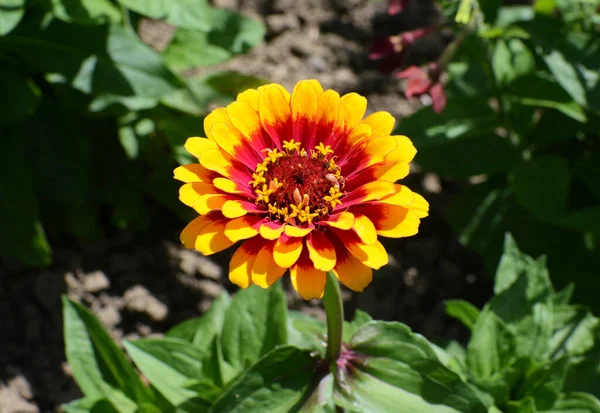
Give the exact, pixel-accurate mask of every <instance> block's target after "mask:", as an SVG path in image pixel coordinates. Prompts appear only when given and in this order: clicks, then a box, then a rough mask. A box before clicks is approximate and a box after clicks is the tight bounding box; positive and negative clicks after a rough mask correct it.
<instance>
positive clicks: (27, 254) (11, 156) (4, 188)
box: [0, 133, 52, 266]
mask: <svg viewBox="0 0 600 413" xmlns="http://www.w3.org/2000/svg"><path fill="white" fill-rule="evenodd" d="M0 138H2V150H0V163H1V164H2V167H3V168H4V173H2V174H0V227H1V228H2V232H1V233H0V234H1V235H0V255H2V256H4V257H11V258H16V259H18V260H20V261H22V262H24V263H27V264H29V265H36V266H37V265H47V264H50V262H51V261H52V252H51V250H50V245H49V244H48V240H47V239H46V236H45V234H44V230H43V228H42V224H41V222H40V213H39V206H38V200H37V198H36V196H35V193H34V190H33V182H32V177H31V171H30V170H29V168H28V165H27V164H26V163H25V161H24V159H23V155H22V152H21V150H20V148H19V147H18V144H17V140H16V139H17V137H15V136H2V133H0ZM15 177H18V179H15Z"/></svg>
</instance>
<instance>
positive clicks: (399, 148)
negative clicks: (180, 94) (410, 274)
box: [175, 80, 429, 299]
mask: <svg viewBox="0 0 600 413" xmlns="http://www.w3.org/2000/svg"><path fill="white" fill-rule="evenodd" d="M366 107H367V101H366V99H365V98H364V97H362V96H360V95H358V94H356V93H349V94H346V95H344V96H341V97H340V95H339V94H338V93H337V92H335V91H333V90H327V91H324V90H323V88H322V87H321V85H320V84H319V82H317V81H315V80H305V81H301V82H299V83H298V84H297V85H296V86H295V87H294V90H293V92H292V94H291V95H290V94H289V92H288V91H286V90H285V89H284V88H283V87H282V86H280V85H277V84H270V85H265V86H261V87H259V88H258V89H250V90H247V91H245V92H243V93H240V94H239V95H238V97H237V100H236V101H235V102H233V103H231V104H230V105H228V106H227V107H225V108H219V109H216V110H214V111H213V112H212V113H211V114H210V115H208V116H207V117H206V119H205V121H204V130H205V132H206V136H207V138H189V139H188V140H187V142H186V144H185V147H186V149H187V150H188V151H189V152H190V153H191V154H192V155H194V156H195V157H196V158H198V160H199V162H198V163H194V164H191V165H185V166H180V167H178V168H177V169H175V178H176V179H178V180H180V181H182V182H184V184H183V186H182V187H181V189H180V192H179V194H180V199H181V201H182V202H183V203H184V204H186V205H188V206H190V207H192V208H194V209H195V210H196V211H197V212H198V213H199V214H200V216H198V217H197V218H195V219H194V220H193V221H192V222H190V223H189V224H188V225H187V226H186V227H185V228H184V230H183V231H182V233H181V241H182V242H183V244H184V245H185V246H186V247H188V248H196V249H197V250H198V251H200V252H202V253H203V254H205V255H210V254H214V253H216V252H219V251H222V250H224V249H226V248H228V247H230V246H232V245H233V244H235V243H236V242H238V241H242V240H244V242H243V243H242V244H241V245H240V246H239V248H238V249H237V251H236V252H235V253H234V255H233V257H232V259H231V262H230V265H229V278H230V280H231V281H232V282H233V283H235V284H237V285H239V286H240V287H242V288H246V287H248V286H249V285H251V284H257V285H259V286H260V287H263V288H267V287H268V286H270V285H271V284H273V283H274V282H275V281H276V280H277V279H278V278H279V277H281V276H282V275H283V274H284V273H285V272H286V270H288V269H289V271H290V276H291V281H292V284H293V285H294V288H295V289H296V290H297V291H298V293H299V294H300V295H301V296H302V297H303V298H304V299H311V298H320V297H321V296H322V295H323V291H324V287H325V279H326V272H327V271H330V270H332V271H333V272H334V274H335V275H336V276H337V278H338V279H339V280H340V281H341V282H342V283H343V284H344V285H346V286H347V287H349V288H351V289H352V290H354V291H362V290H363V289H364V288H365V287H366V286H367V285H368V284H369V283H370V282H371V279H372V273H373V269H378V268H380V267H381V266H383V265H385V264H387V262H388V255H387V253H386V251H385V249H384V247H383V246H382V245H381V243H380V242H379V241H378V239H377V237H378V236H379V235H382V236H386V237H394V238H398V237H407V236H410V235H414V234H416V233H417V232H418V228H419V224H420V218H423V217H425V216H427V213H428V209H429V205H428V203H427V201H425V199H423V197H422V196H420V195H418V194H416V193H414V192H412V191H411V190H410V189H408V188H407V187H405V186H403V185H399V184H396V183H395V182H396V181H397V180H399V179H402V178H404V177H405V176H407V175H408V172H409V162H410V161H411V160H412V159H413V157H414V156H415V154H416V149H415V148H414V146H413V144H412V142H411V141H410V140H409V139H408V138H407V137H406V136H390V134H391V132H392V129H393V127H394V118H393V117H392V116H391V115H390V114H389V113H387V112H376V113H373V114H371V115H369V116H368V117H366V118H364V119H363V116H364V114H365V111H366Z"/></svg>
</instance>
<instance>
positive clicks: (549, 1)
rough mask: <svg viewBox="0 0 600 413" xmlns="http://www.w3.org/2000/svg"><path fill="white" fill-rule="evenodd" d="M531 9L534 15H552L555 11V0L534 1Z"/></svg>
mask: <svg viewBox="0 0 600 413" xmlns="http://www.w3.org/2000/svg"><path fill="white" fill-rule="evenodd" d="M533 8H534V10H535V12H536V13H542V14H552V13H553V12H554V11H555V10H556V0H535V2H534V4H533Z"/></svg>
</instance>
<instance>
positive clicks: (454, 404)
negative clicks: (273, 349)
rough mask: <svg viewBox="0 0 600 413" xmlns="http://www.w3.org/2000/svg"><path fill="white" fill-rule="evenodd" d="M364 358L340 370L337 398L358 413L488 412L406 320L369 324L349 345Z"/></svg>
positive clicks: (357, 333) (359, 357)
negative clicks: (400, 411)
mask: <svg viewBox="0 0 600 413" xmlns="http://www.w3.org/2000/svg"><path fill="white" fill-rule="evenodd" d="M348 346H349V348H350V349H352V351H353V352H355V353H356V354H357V355H358V357H357V358H356V359H355V360H352V361H351V363H352V368H349V369H347V370H342V371H340V378H339V380H340V383H339V385H338V386H337V388H336V402H337V403H341V404H342V406H344V407H347V408H348V409H351V410H353V411H358V412H368V413H378V412H386V413H387V412H391V411H398V408H399V407H400V406H402V410H403V411H406V412H414V413H421V412H432V413H433V412H448V413H450V412H461V413H475V412H477V413H479V412H482V413H483V412H487V409H486V408H485V407H484V405H483V404H482V403H481V401H480V399H479V397H478V396H477V395H476V393H475V392H474V391H473V390H472V389H471V388H470V387H469V386H468V385H467V384H465V383H464V382H463V381H462V380H461V379H460V377H459V376H458V375H457V374H456V373H454V372H452V371H451V370H449V369H447V368H446V367H444V366H443V365H442V363H441V362H440V361H439V360H438V358H437V356H436V353H435V351H434V350H433V349H432V347H431V345H430V344H429V343H428V342H427V340H425V339H424V338H422V337H421V336H419V335H417V334H414V333H412V332H411V331H410V329H409V328H408V327H407V326H405V325H403V324H400V323H395V322H381V321H375V322H370V323H367V324H365V325H363V326H362V327H361V328H360V329H359V330H358V331H357V332H356V334H355V335H354V336H353V337H352V339H351V340H350V342H349V343H348Z"/></svg>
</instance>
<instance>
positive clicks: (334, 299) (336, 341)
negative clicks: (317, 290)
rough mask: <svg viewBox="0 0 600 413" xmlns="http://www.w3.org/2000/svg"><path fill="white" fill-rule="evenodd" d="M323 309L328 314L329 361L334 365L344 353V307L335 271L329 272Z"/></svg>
mask: <svg viewBox="0 0 600 413" xmlns="http://www.w3.org/2000/svg"><path fill="white" fill-rule="evenodd" d="M323 307H325V313H326V314H327V361H328V362H329V364H330V365H334V366H335V363H336V361H337V359H338V358H339V356H340V353H341V352H342V329H343V326H344V306H343V304H342V293H341V291H340V284H339V282H338V280H337V277H336V276H335V274H334V273H333V271H327V281H326V283H325V294H324V295H323Z"/></svg>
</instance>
